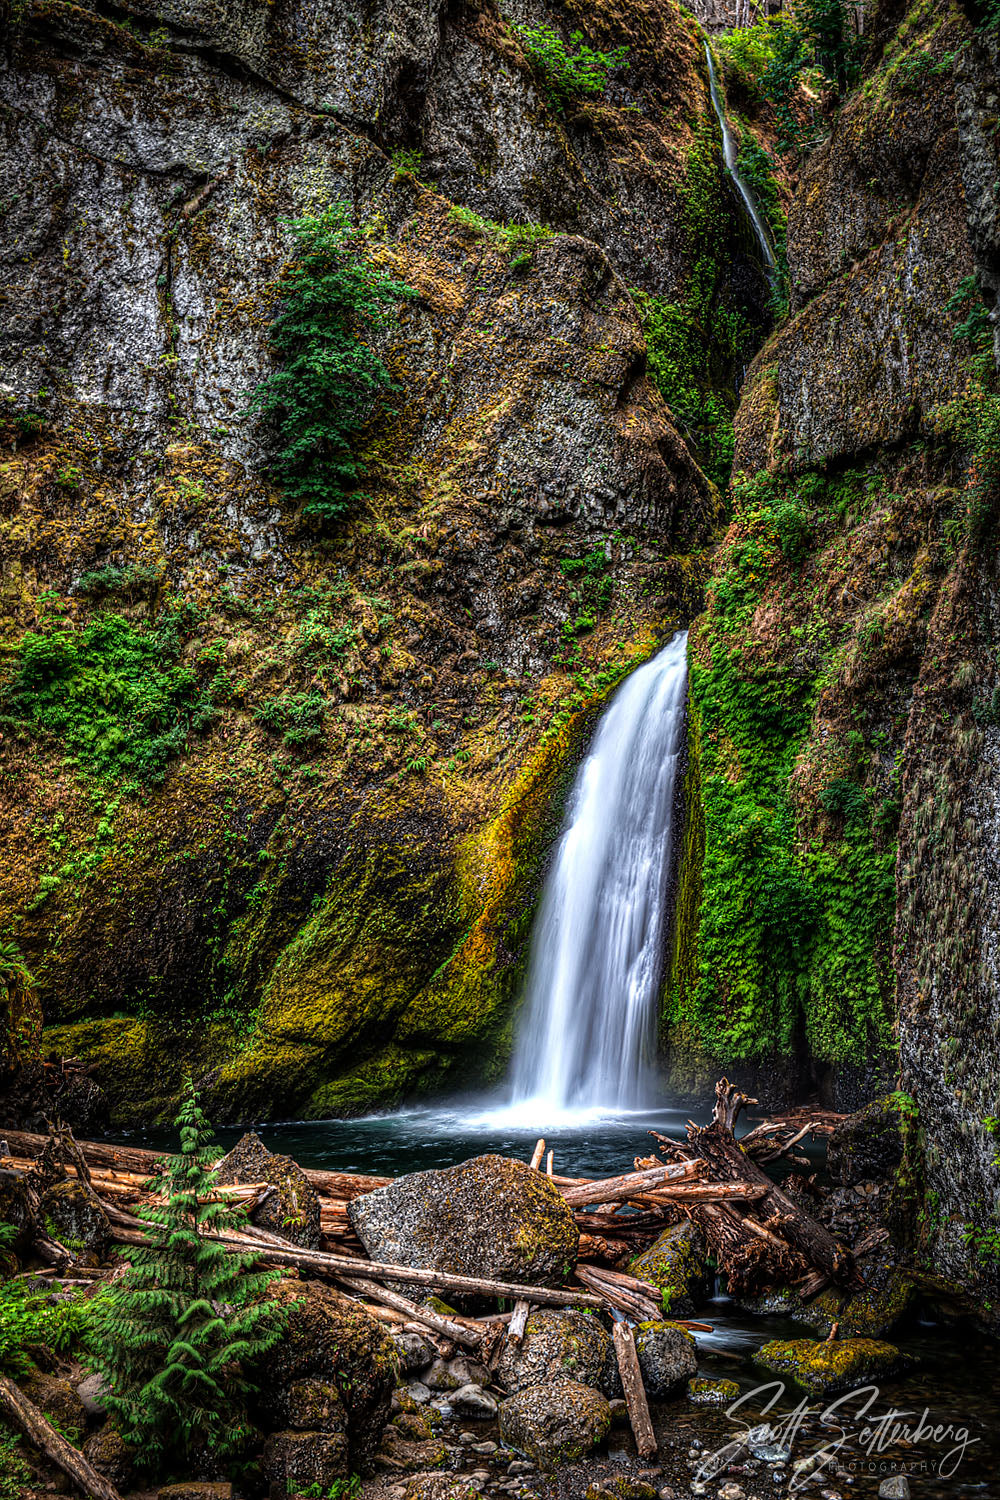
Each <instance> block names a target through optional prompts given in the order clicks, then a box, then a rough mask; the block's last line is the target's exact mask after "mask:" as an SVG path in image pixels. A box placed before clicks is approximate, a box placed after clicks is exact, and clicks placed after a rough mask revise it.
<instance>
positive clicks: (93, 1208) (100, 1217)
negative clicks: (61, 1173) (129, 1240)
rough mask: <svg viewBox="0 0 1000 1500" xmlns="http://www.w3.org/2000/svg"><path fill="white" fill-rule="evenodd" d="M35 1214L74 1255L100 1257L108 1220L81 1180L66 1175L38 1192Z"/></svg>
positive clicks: (105, 1244) (108, 1233)
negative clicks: (40, 1197) (41, 1191)
mask: <svg viewBox="0 0 1000 1500" xmlns="http://www.w3.org/2000/svg"><path fill="white" fill-rule="evenodd" d="M38 1213H39V1218H40V1219H41V1222H42V1224H43V1225H44V1226H45V1227H46V1228H47V1229H48V1231H49V1233H50V1234H51V1235H52V1237H53V1239H56V1240H58V1241H59V1243H60V1244H62V1245H65V1246H66V1249H67V1250H70V1251H72V1252H73V1253H74V1254H76V1255H86V1256H92V1257H93V1258H94V1259H95V1260H97V1261H100V1260H102V1259H103V1258H104V1256H105V1254H106V1253H107V1248H108V1246H109V1244H110V1243H111V1220H110V1219H109V1218H108V1216H107V1214H106V1213H105V1211H104V1208H103V1206H102V1204H101V1203H99V1202H98V1200H97V1199H96V1198H95V1197H94V1196H93V1195H92V1194H91V1193H88V1192H87V1189H86V1188H85V1187H84V1185H83V1183H82V1182H77V1181H76V1179H75V1178H66V1179H65V1181H63V1182H57V1183H55V1184H54V1185H53V1186H52V1187H50V1188H49V1189H48V1190H47V1191H46V1192H45V1193H43V1195H42V1199H41V1202H40V1203H39V1206H38Z"/></svg>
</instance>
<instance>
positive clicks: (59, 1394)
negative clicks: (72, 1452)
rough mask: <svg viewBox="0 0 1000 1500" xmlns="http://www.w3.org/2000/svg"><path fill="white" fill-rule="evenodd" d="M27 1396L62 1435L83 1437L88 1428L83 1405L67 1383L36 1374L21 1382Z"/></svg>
mask: <svg viewBox="0 0 1000 1500" xmlns="http://www.w3.org/2000/svg"><path fill="white" fill-rule="evenodd" d="M20 1384H21V1388H22V1389H23V1391H24V1393H25V1395H26V1396H27V1397H28V1398H29V1399H30V1400H32V1401H34V1403H35V1405H36V1406H37V1407H38V1408H39V1409H40V1410H41V1411H42V1412H44V1414H45V1415H46V1416H47V1417H48V1418H49V1421H50V1422H54V1423H55V1424H56V1426H57V1427H58V1428H59V1430H60V1431H61V1432H63V1433H66V1434H68V1433H71V1432H77V1433H82V1432H84V1431H85V1429H86V1426H87V1413H86V1411H85V1410H84V1406H83V1402H82V1401H81V1400H80V1397H79V1396H78V1395H77V1393H76V1391H75V1390H74V1389H73V1387H72V1386H71V1385H70V1383H69V1381H68V1380H62V1379H60V1377H59V1376H58V1375H46V1374H43V1372H42V1371H41V1370H33V1371H32V1373H31V1374H30V1375H28V1376H26V1377H25V1378H24V1379H23V1380H21V1382H20Z"/></svg>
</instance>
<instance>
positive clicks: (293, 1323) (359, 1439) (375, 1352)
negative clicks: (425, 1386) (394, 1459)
mask: <svg viewBox="0 0 1000 1500" xmlns="http://www.w3.org/2000/svg"><path fill="white" fill-rule="evenodd" d="M272 1296H273V1297H274V1300H275V1301H277V1302H279V1303H281V1304H283V1305H284V1306H286V1307H287V1308H288V1322H287V1326H286V1329H285V1335H284V1337H283V1338H282V1339H281V1340H280V1341H279V1342H278V1343H277V1344H276V1345H275V1347H274V1349H273V1350H272V1351H271V1353H270V1354H269V1356H268V1361H267V1380H266V1382H265V1388H264V1391H263V1394H262V1398H261V1404H262V1406H263V1409H264V1416H265V1418H266V1420H267V1421H268V1422H269V1423H270V1425H272V1426H278V1425H280V1426H286V1425H287V1426H291V1422H292V1417H293V1415H295V1414H297V1413H299V1412H300V1411H301V1400H300V1396H301V1392H302V1389H303V1386H302V1383H303V1382H319V1383H321V1384H326V1385H329V1386H332V1387H333V1390H334V1392H335V1393H336V1395H337V1396H338V1397H339V1399H340V1401H341V1404H342V1406H343V1409H344V1414H345V1421H346V1433H347V1438H348V1442H349V1446H350V1461H351V1465H352V1468H354V1469H357V1468H358V1467H359V1466H360V1465H361V1463H363V1462H364V1460H365V1459H366V1458H367V1457H368V1456H369V1455H370V1454H371V1453H372V1452H373V1451H374V1449H375V1448H376V1446H377V1445H378V1442H379V1439H380V1437H381V1435H382V1429H383V1427H384V1426H385V1423H386V1419H387V1418H388V1415H389V1409H390V1404H391V1400H392V1392H393V1389H394V1387H395V1385H396V1380H397V1376H398V1371H399V1364H398V1355H397V1354H396V1349H395V1346H394V1344H393V1342H392V1340H391V1339H390V1337H389V1335H388V1334H387V1333H386V1331H385V1329H384V1327H383V1325H382V1324H381V1323H378V1322H377V1321H376V1320H375V1318H373V1317H372V1316H371V1314H370V1313H369V1312H367V1311H366V1309H365V1308H364V1307H362V1306H361V1304H360V1303H357V1302H354V1301H350V1300H349V1299H347V1298H346V1297H342V1296H340V1295H339V1294H338V1293H337V1292H335V1291H333V1290H332V1289H331V1288H330V1287H328V1286H325V1285H323V1284H321V1283H320V1282H316V1281H307V1282H301V1281H280V1282H278V1283H277V1285H276V1286H275V1287H274V1289H273V1291H272ZM306 1389H309V1390H312V1391H315V1389H316V1387H315V1386H309V1387H306ZM275 1419H276V1420H275ZM284 1451H285V1450H284V1449H283V1450H282V1452H284ZM290 1451H291V1450H290V1449H289V1452H290ZM296 1451H297V1450H296ZM319 1451H320V1449H319V1448H318V1447H317V1453H318V1452H319ZM322 1451H323V1452H324V1453H326V1454H327V1455H329V1454H331V1453H332V1451H333V1450H332V1449H331V1448H329V1447H327V1448H324V1449H323V1450H322ZM276 1462H277V1460H276ZM303 1462H304V1460H303ZM317 1462H319V1460H317ZM323 1462H326V1459H323ZM311 1482H312V1481H310V1483H311Z"/></svg>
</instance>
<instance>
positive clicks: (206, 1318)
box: [90, 1084, 284, 1471]
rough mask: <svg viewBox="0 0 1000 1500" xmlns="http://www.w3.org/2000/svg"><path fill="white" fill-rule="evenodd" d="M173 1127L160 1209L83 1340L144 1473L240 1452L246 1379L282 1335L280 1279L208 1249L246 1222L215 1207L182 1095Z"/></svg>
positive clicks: (196, 1129)
mask: <svg viewBox="0 0 1000 1500" xmlns="http://www.w3.org/2000/svg"><path fill="white" fill-rule="evenodd" d="M176 1124H177V1126H178V1128H179V1130H180V1138H181V1151H180V1155H179V1156H175V1157H172V1158H170V1159H169V1160H168V1161H167V1162H166V1164H165V1165H164V1166H163V1168H162V1170H161V1172H160V1174H159V1175H158V1176H157V1177H156V1178H155V1179H154V1180H153V1182H152V1183H151V1184H150V1186H151V1187H152V1189H153V1190H154V1191H156V1192H159V1193H161V1194H162V1195H163V1196H164V1197H165V1199H166V1202H165V1203H164V1204H163V1206H157V1207H155V1208H148V1209H144V1210H142V1213H141V1217H142V1218H143V1219H144V1220H145V1221H146V1224H147V1226H148V1227H147V1231H146V1241H147V1243H146V1245H145V1246H143V1247H142V1248H140V1249H137V1250H134V1251H132V1252H131V1255H130V1257H129V1260H130V1264H129V1268H128V1271H127V1272H126V1274H125V1276H124V1277H123V1278H122V1280H121V1281H118V1282H114V1283H112V1284H111V1285H110V1286H109V1287H108V1288H107V1290H106V1291H105V1292H104V1293H103V1294H102V1296H101V1297H100V1298H99V1299H97V1301H96V1303H95V1305H94V1315H93V1326H92V1330H91V1337H90V1347H91V1353H92V1363H93V1365H94V1368H95V1369H97V1370H99V1371H100V1372H101V1374H102V1375H103V1376H104V1378H105V1380H106V1382H107V1384H108V1387H109V1391H108V1395H107V1398H106V1404H107V1407H108V1410H109V1412H110V1413H111V1415H113V1416H114V1417H116V1418H117V1419H118V1421H119V1423H120V1425H121V1429H122V1433H123V1435H124V1437H125V1439H126V1441H127V1442H128V1443H129V1444H130V1445H131V1446H132V1447H133V1448H134V1449H135V1452H136V1459H137V1462H138V1463H139V1464H140V1465H141V1466H143V1467H145V1468H147V1469H149V1470H152V1471H163V1470H165V1469H168V1468H170V1467H172V1466H173V1465H175V1464H176V1463H177V1462H178V1461H179V1460H181V1459H183V1458H184V1457H185V1456H186V1455H188V1454H190V1453H192V1452H193V1451H196V1450H203V1449H205V1448H208V1449H210V1450H211V1451H213V1452H214V1453H216V1454H218V1455H219V1456H220V1457H229V1456H235V1455H237V1454H239V1453H240V1452H241V1451H243V1450H244V1449H245V1448H246V1446H247V1444H248V1442H249V1441H250V1439H251V1437H252V1435H253V1430H252V1428H251V1426H250V1424H249V1421H248V1418H247V1400H248V1398H249V1396H250V1395H251V1394H252V1392H253V1390H254V1386H253V1383H252V1378H251V1371H252V1367H253V1365H254V1363H255V1362H256V1361H259V1360H260V1359H261V1358H262V1357H263V1356H264V1355H265V1354H266V1353H267V1351H268V1350H269V1349H271V1348H273V1346H274V1345H275V1344H276V1343H277V1342H278V1340H279V1338H280V1337H281V1335H282V1333H283V1331H284V1314H283V1313H282V1311H281V1310H280V1309H279V1308H278V1307H276V1306H275V1304H274V1303H273V1302H272V1301H271V1300H270V1299H269V1298H268V1296H267V1290H268V1287H269V1286H270V1284H271V1283H272V1282H273V1281H274V1280H275V1279H276V1278H277V1276H278V1275H279V1274H280V1273H278V1272H275V1271H269V1272H260V1271H257V1270H256V1269H255V1268H254V1261H253V1258H252V1257H250V1256H247V1255H243V1254H240V1253H238V1252H235V1251H232V1250H229V1249H227V1248H226V1247H225V1246H224V1245H223V1244H221V1243H220V1242H219V1241H218V1240H217V1239H211V1238H206V1236H208V1235H213V1234H218V1233H219V1232H223V1231H227V1230H230V1229H239V1228H243V1227H245V1225H246V1217H245V1215H244V1214H243V1213H242V1212H240V1211H239V1210H238V1209H234V1208H232V1207H230V1206H229V1205H227V1204H226V1203H224V1202H220V1201H218V1199H217V1194H216V1174H215V1172H214V1170H213V1169H212V1167H211V1162H212V1161H213V1160H215V1159H216V1158H217V1156H218V1148H217V1147H216V1146H215V1145H214V1143H213V1142H212V1136H211V1132H210V1130H209V1128H208V1124H207V1122H206V1120H205V1117H204V1115H203V1114H202V1111H201V1109H200V1107H199V1103H198V1097H197V1094H196V1093H195V1091H194V1089H193V1087H192V1086H191V1085H190V1084H189V1085H188V1089H187V1092H186V1095H185V1098H184V1101H183V1104H182V1105H181V1110H180V1113H179V1115H178V1117H177V1121H176ZM213 1200H214V1201H213Z"/></svg>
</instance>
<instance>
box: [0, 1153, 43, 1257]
mask: <svg viewBox="0 0 1000 1500" xmlns="http://www.w3.org/2000/svg"><path fill="white" fill-rule="evenodd" d="M0 1224H12V1225H13V1226H14V1228H15V1230H16V1231H17V1236H16V1238H15V1240H14V1246H15V1248H17V1247H18V1246H24V1245H25V1244H27V1242H28V1241H29V1240H30V1238H31V1235H32V1233H33V1231H34V1226H35V1219H34V1214H33V1213H32V1210H31V1204H30V1201H29V1199H28V1190H27V1188H26V1187H25V1185H24V1183H23V1181H22V1180H21V1178H20V1177H18V1176H17V1175H16V1174H15V1173H14V1172H7V1171H2V1170H0Z"/></svg>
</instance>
